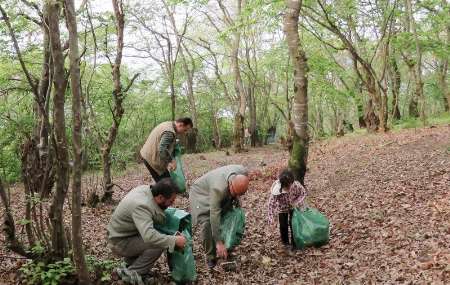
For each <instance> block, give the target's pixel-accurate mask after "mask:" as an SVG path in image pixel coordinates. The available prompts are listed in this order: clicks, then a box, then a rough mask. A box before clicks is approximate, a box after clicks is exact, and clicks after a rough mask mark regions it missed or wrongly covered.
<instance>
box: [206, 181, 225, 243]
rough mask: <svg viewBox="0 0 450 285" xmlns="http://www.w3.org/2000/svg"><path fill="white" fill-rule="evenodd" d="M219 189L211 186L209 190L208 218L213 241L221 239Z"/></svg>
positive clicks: (220, 200) (220, 199) (220, 197)
mask: <svg viewBox="0 0 450 285" xmlns="http://www.w3.org/2000/svg"><path fill="white" fill-rule="evenodd" d="M221 194H222V193H221V191H220V190H219V189H217V188H212V189H211V192H210V204H209V205H210V206H209V219H210V223H211V233H212V237H213V240H214V242H218V241H222V238H221V235H220V223H221V215H222V208H221V207H220V205H221V202H222V199H223V197H222V195H221Z"/></svg>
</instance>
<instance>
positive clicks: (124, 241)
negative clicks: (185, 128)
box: [108, 178, 186, 285]
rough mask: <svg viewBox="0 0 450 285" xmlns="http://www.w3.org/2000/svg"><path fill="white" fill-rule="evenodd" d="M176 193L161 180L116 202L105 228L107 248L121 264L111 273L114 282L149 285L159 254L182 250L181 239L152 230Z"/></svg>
mask: <svg viewBox="0 0 450 285" xmlns="http://www.w3.org/2000/svg"><path fill="white" fill-rule="evenodd" d="M178 192H179V190H178V187H177V186H176V185H175V184H174V183H173V182H172V180H170V178H164V179H162V180H160V181H159V182H158V183H156V184H153V185H151V186H147V185H141V186H138V187H136V188H134V189H133V190H131V191H130V192H129V193H128V194H127V195H126V196H125V197H124V198H123V199H122V201H120V203H119V205H118V206H117V208H116V209H115V210H114V213H113V215H112V217H111V221H110V222H109V224H108V245H109V247H110V248H111V250H112V252H113V253H114V254H116V255H119V256H122V257H123V258H124V261H125V262H124V265H123V266H122V267H120V268H117V269H116V270H115V275H116V278H117V277H119V278H120V279H122V280H123V281H125V282H127V283H130V284H136V285H145V284H151V283H152V282H153V281H152V277H151V275H150V270H151V268H152V266H153V264H154V263H155V262H156V260H158V258H159V257H160V256H161V254H162V253H163V252H164V251H165V250H168V251H169V252H173V250H174V249H175V248H179V249H183V248H184V246H185V243H186V239H185V238H184V236H182V235H176V236H170V235H165V234H161V233H159V232H158V231H156V230H155V228H154V227H153V225H154V224H164V223H165V213H164V210H165V209H167V208H168V207H169V206H171V205H172V204H173V202H174V201H175V198H176V195H177V193H178Z"/></svg>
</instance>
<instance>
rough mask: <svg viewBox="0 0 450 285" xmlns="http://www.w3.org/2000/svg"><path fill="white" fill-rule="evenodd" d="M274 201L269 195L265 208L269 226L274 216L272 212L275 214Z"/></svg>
mask: <svg viewBox="0 0 450 285" xmlns="http://www.w3.org/2000/svg"><path fill="white" fill-rule="evenodd" d="M275 206H276V205H275V199H274V198H273V196H272V195H270V198H269V205H268V207H267V220H268V222H269V224H272V223H273V216H274V212H275Z"/></svg>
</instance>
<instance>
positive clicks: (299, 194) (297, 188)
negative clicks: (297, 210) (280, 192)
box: [290, 181, 306, 207]
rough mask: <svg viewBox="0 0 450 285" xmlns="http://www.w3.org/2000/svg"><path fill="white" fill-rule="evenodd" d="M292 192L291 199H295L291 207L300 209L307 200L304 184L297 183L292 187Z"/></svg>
mask: <svg viewBox="0 0 450 285" xmlns="http://www.w3.org/2000/svg"><path fill="white" fill-rule="evenodd" d="M290 192H291V193H292V194H291V195H292V196H291V197H293V201H292V202H291V205H292V206H294V207H300V206H301V205H302V204H303V202H304V201H305V198H306V190H305V188H304V187H303V186H302V184H300V182H298V181H295V182H294V183H293V184H292V186H291V189H290Z"/></svg>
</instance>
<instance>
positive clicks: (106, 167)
mask: <svg viewBox="0 0 450 285" xmlns="http://www.w3.org/2000/svg"><path fill="white" fill-rule="evenodd" d="M112 4H113V8H114V16H115V21H116V35H117V47H116V58H115V60H114V64H113V65H112V77H113V86H114V87H113V100H114V107H113V109H112V110H111V114H112V119H113V122H112V125H111V127H110V128H109V132H108V137H107V138H106V141H105V142H104V144H103V146H102V161H103V162H102V166H103V190H104V194H103V197H102V202H107V203H109V202H111V201H112V195H113V183H112V178H111V150H112V147H113V145H114V142H115V141H116V137H117V134H118V132H119V127H120V123H121V121H122V117H123V114H124V113H125V110H124V108H123V100H124V98H125V93H126V92H127V91H128V89H129V88H130V87H131V85H132V84H133V82H134V80H135V79H136V78H137V76H138V75H139V74H136V75H134V77H133V78H132V79H131V81H130V83H129V84H128V86H126V87H125V88H122V85H121V82H120V66H121V64H122V51H123V38H124V26H125V16H124V12H123V3H122V0H112Z"/></svg>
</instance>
